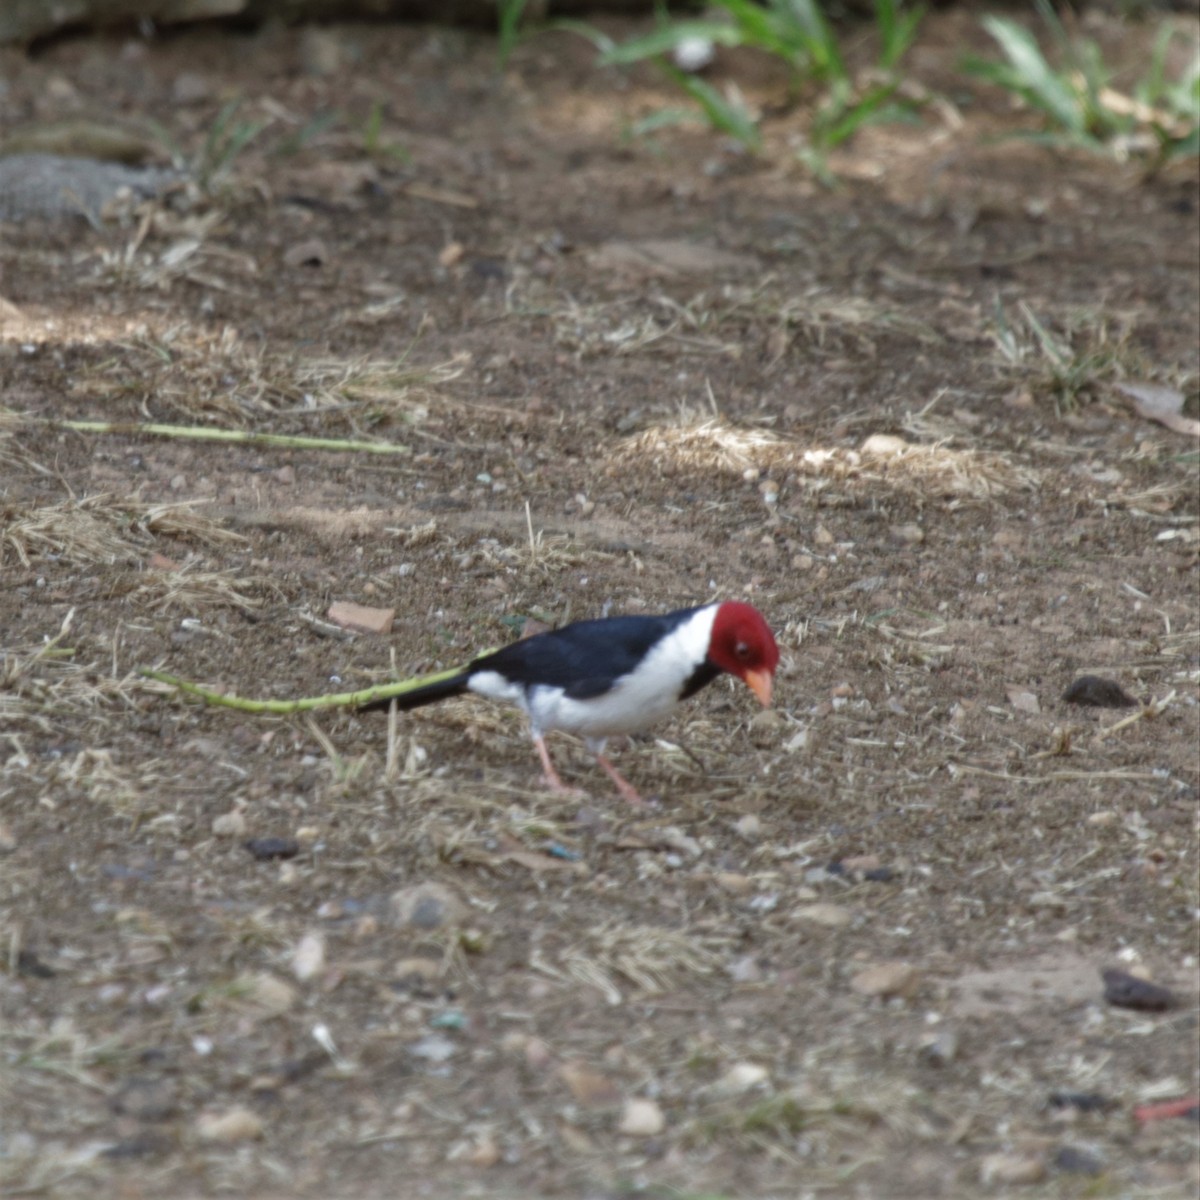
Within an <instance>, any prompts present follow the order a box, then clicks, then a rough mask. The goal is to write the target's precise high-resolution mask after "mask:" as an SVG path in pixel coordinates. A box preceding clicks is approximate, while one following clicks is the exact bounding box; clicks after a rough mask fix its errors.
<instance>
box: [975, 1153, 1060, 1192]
mask: <svg viewBox="0 0 1200 1200" xmlns="http://www.w3.org/2000/svg"><path fill="white" fill-rule="evenodd" d="M1045 1177H1046V1163H1045V1160H1044V1159H1042V1158H1041V1157H1039V1156H1038V1155H1036V1154H989V1155H988V1156H987V1157H986V1158H985V1159H984V1160H983V1161H982V1162H981V1163H980V1164H979V1181H980V1183H982V1184H984V1185H985V1186H988V1185H991V1184H995V1183H999V1184H1022V1183H1038V1182H1040V1181H1041V1180H1043V1179H1045Z"/></svg>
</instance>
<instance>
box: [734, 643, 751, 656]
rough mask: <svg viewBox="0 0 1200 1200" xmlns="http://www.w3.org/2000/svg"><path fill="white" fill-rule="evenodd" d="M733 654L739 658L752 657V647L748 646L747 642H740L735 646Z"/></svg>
mask: <svg viewBox="0 0 1200 1200" xmlns="http://www.w3.org/2000/svg"><path fill="white" fill-rule="evenodd" d="M733 652H734V654H736V655H737V656H738V658H749V657H750V647H749V646H747V645H746V643H745V642H738V644H737V645H736V646H734V648H733Z"/></svg>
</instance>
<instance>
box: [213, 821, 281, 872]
mask: <svg viewBox="0 0 1200 1200" xmlns="http://www.w3.org/2000/svg"><path fill="white" fill-rule="evenodd" d="M218 819H219V818H218ZM214 824H215V823H214ZM213 832H214V833H215V832H216V830H215V829H214V830H213ZM242 845H243V846H245V847H246V849H247V850H249V851H250V853H251V854H253V855H254V857H255V858H257V859H258V860H259V862H267V861H269V860H270V859H273V858H295V857H296V855H297V854H299V853H300V843H299V842H298V841H297V840H296V839H295V838H290V837H260V838H247V839H246V840H245V841H244V842H243V843H242Z"/></svg>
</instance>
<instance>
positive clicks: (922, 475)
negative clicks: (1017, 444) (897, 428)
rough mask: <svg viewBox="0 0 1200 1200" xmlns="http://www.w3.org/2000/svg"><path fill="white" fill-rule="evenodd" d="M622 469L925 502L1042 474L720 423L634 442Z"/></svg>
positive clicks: (960, 455)
mask: <svg viewBox="0 0 1200 1200" xmlns="http://www.w3.org/2000/svg"><path fill="white" fill-rule="evenodd" d="M617 454H618V458H619V460H620V461H622V462H625V463H627V464H628V465H629V466H630V467H636V468H638V469H641V470H645V469H646V468H647V465H651V466H653V468H654V469H655V470H656V471H659V472H662V473H665V474H672V475H673V474H689V475H691V474H695V473H697V472H705V471H719V472H722V473H725V474H746V473H747V472H757V473H768V472H770V473H774V474H776V475H779V474H783V473H786V472H792V473H794V474H795V475H797V476H798V477H800V479H802V480H809V481H811V482H812V483H815V484H817V485H820V484H822V483H827V482H834V481H836V482H839V483H850V484H854V485H856V486H860V487H863V488H865V489H875V488H877V487H879V486H883V487H886V488H890V489H894V490H896V491H902V492H909V493H913V494H916V495H920V496H925V497H954V498H964V499H975V500H983V499H988V498H990V497H994V496H998V495H1001V494H1003V493H1005V492H1010V491H1015V490H1026V489H1029V488H1031V487H1033V486H1034V485H1035V484H1036V482H1037V479H1038V474H1037V472H1035V471H1034V470H1033V469H1032V468H1029V467H1026V466H1021V465H1018V464H1016V463H1014V462H1013V461H1012V460H1011V459H1010V458H1009V457H1008V456H1006V455H1003V454H998V453H987V452H984V451H980V450H974V449H958V448H955V447H953V446H949V445H947V444H945V443H944V442H938V443H935V444H933V445H915V444H913V443H910V442H906V441H904V440H903V439H901V438H896V437H891V436H890V435H874V436H872V437H869V438H868V439H867V440H866V441H865V442H864V443H863V445H862V447H861V448H860V449H858V450H846V449H842V448H840V447H830V448H819V447H812V446H805V445H804V444H803V443H802V442H799V441H794V440H790V439H786V438H782V437H779V436H777V435H776V434H774V433H771V432H769V431H767V430H762V429H745V428H739V427H737V426H734V425H731V424H729V423H728V422H726V421H724V420H721V419H719V418H718V419H710V420H706V421H703V422H701V423H700V424H692V425H685V426H677V427H670V426H665V427H662V426H660V427H655V428H653V429H648V430H646V431H644V432H642V433H639V434H637V435H635V436H634V437H632V438H629V439H628V440H627V441H626V442H624V443H623V444H622V446H621V447H620V449H619V450H618V452H617Z"/></svg>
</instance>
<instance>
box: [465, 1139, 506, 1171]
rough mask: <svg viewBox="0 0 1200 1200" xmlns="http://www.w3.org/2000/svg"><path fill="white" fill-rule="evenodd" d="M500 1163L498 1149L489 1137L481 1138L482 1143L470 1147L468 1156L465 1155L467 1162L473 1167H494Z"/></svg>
mask: <svg viewBox="0 0 1200 1200" xmlns="http://www.w3.org/2000/svg"><path fill="white" fill-rule="evenodd" d="M499 1161H500V1147H499V1146H497V1145H496V1143H495V1141H494V1140H493V1139H492V1138H490V1137H485V1138H483V1140H482V1141H479V1142H476V1143H475V1145H474V1146H473V1147H472V1149H471V1152H470V1154H468V1155H467V1162H469V1163H470V1164H471V1166H473V1167H481V1168H484V1169H486V1168H487V1167H494V1166H495V1165H496V1164H497V1163H498V1162H499Z"/></svg>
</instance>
